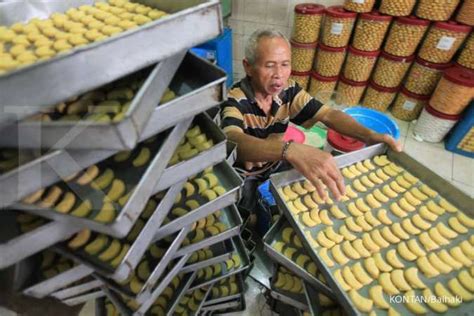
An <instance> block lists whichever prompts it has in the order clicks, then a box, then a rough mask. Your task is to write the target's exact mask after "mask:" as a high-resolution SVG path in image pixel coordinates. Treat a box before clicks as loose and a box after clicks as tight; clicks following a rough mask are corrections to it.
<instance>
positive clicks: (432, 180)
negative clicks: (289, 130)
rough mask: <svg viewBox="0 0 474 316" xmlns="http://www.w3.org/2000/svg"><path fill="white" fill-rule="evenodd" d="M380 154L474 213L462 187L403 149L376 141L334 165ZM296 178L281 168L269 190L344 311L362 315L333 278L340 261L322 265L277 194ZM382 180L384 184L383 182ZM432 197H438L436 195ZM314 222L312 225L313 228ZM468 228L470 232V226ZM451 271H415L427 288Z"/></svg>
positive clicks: (467, 309)
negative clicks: (426, 273) (436, 273)
mask: <svg viewBox="0 0 474 316" xmlns="http://www.w3.org/2000/svg"><path fill="white" fill-rule="evenodd" d="M380 154H386V155H387V156H388V158H389V159H390V161H392V162H394V163H396V164H398V165H399V166H401V167H403V168H404V169H405V170H406V171H408V172H410V173H411V174H413V175H414V176H415V177H417V178H418V179H419V180H420V181H421V182H422V183H425V184H427V185H429V186H430V187H431V188H432V189H434V190H436V191H437V192H438V193H439V194H440V195H441V196H442V197H443V198H445V199H446V200H447V201H448V202H450V203H451V204H453V205H455V206H456V207H458V209H459V210H460V211H462V212H465V213H466V214H468V215H470V216H471V217H472V216H473V215H474V214H473V213H474V212H473V209H472V205H474V200H473V199H472V198H469V197H468V196H466V194H464V193H463V192H462V191H460V190H459V189H457V188H455V187H454V186H453V185H452V184H450V183H449V182H448V181H446V180H444V179H443V178H441V177H440V176H438V175H437V174H435V173H433V172H432V171H431V170H430V169H428V168H427V167H425V166H423V165H422V164H420V163H419V162H417V161H416V160H414V159H413V158H411V157H410V156H408V155H407V154H406V153H403V152H401V153H397V152H393V151H391V150H388V151H387V148H386V146H384V145H382V144H379V145H374V146H371V147H367V148H365V149H363V150H360V151H357V152H354V153H349V154H345V155H342V156H338V157H336V158H335V159H336V164H337V165H338V167H339V168H342V167H345V166H349V165H351V164H353V163H356V162H358V161H362V160H365V159H368V158H372V157H374V156H376V155H380ZM299 180H303V177H302V176H301V175H300V174H298V172H296V171H287V172H282V173H280V174H276V175H274V176H272V177H271V190H272V193H273V194H274V196H275V198H276V201H277V205H278V206H279V207H280V208H281V209H282V210H283V212H284V213H285V215H286V217H287V218H288V219H289V221H290V223H291V225H292V226H293V228H294V229H295V231H296V232H297V233H298V234H299V236H300V238H301V240H302V242H303V243H304V245H305V248H306V249H308V250H309V249H311V251H310V252H309V254H310V256H311V257H312V258H313V260H315V263H316V264H317V266H318V268H319V269H320V271H321V272H322V274H323V276H324V277H325V279H326V280H327V282H328V284H329V285H330V287H331V289H333V291H334V293H335V294H336V297H337V299H338V301H339V302H340V303H341V305H342V307H343V308H344V310H345V311H346V313H347V314H348V315H362V313H360V312H359V311H358V310H357V308H356V307H355V306H354V304H353V302H352V301H351V300H350V298H349V296H348V294H347V293H346V292H345V291H344V290H343V289H342V287H341V285H340V284H339V283H338V282H337V281H336V280H335V278H334V276H333V272H334V271H335V270H336V269H338V268H340V265H338V264H337V263H336V262H335V266H334V267H333V268H329V267H327V266H326V264H325V263H324V261H323V260H322V259H321V257H320V255H319V253H318V252H317V251H315V250H314V249H312V248H311V246H310V244H309V242H308V240H307V239H306V238H305V235H304V233H303V231H302V229H301V226H300V224H299V223H298V222H297V221H296V219H295V218H294V216H293V215H292V213H291V212H290V210H289V209H288V207H287V206H286V203H285V202H284V200H283V198H282V197H281V196H280V194H279V192H278V188H280V187H282V186H285V185H287V184H290V183H293V182H295V181H299ZM384 184H386V182H385V183H384ZM378 186H379V185H377V186H375V187H374V189H375V188H377V187H378ZM360 196H361V195H360V194H359V197H360ZM435 199H439V197H437V198H435ZM389 203H390V202H389ZM389 217H390V218H391V219H392V221H394V220H397V221H398V218H397V217H395V216H394V215H392V214H389ZM448 217H449V213H448V212H446V214H444V215H442V216H439V218H438V219H437V222H446V220H447V218H448ZM333 222H334V223H335V224H334V227H336V228H339V226H340V224H341V222H342V221H341V220H337V219H333ZM318 226H320V225H318ZM318 226H316V227H315V228H314V229H316V230H317V229H318ZM470 231H471V232H472V230H470ZM463 239H464V236H462V235H459V236H458V237H457V238H456V239H452V240H451V243H450V244H452V243H453V242H454V241H455V242H456V243H457V242H459V241H462V240H463ZM440 248H446V246H444V247H440ZM389 249H393V247H392V246H391V247H390V248H387V249H384V250H383V252H386V251H388V250H389ZM355 261H357V260H355ZM355 261H352V262H353V263H355ZM403 261H404V263H405V266H406V267H411V266H416V264H415V263H408V262H406V261H405V260H403ZM455 275H456V273H455V272H454V271H453V272H451V273H450V274H444V275H440V276H438V277H435V278H430V279H428V278H426V277H425V276H424V275H423V274H422V273H419V276H420V278H421V279H422V281H423V282H424V283H425V284H426V285H427V286H428V287H430V288H431V289H432V288H433V285H434V284H435V283H436V282H439V281H441V282H444V283H446V282H447V281H448V280H450V279H452V278H453V277H455ZM358 292H359V294H361V295H363V296H365V297H369V296H368V286H364V287H363V288H362V289H360V290H358ZM416 293H418V291H416ZM426 308H427V311H428V315H431V314H433V315H434V313H433V312H432V311H431V310H430V309H429V307H426ZM374 310H376V311H379V310H378V309H377V308H376V307H374ZM396 310H397V311H398V312H399V313H401V314H407V313H410V312H409V311H408V309H407V308H406V306H405V305H404V304H397V306H396ZM471 310H472V303H469V304H462V305H461V306H459V307H457V308H456V313H467V314H468V313H469V312H470V311H471Z"/></svg>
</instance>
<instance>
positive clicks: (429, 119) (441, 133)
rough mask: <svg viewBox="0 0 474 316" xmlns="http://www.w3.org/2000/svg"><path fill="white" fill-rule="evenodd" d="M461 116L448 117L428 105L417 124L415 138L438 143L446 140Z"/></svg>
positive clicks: (414, 131)
mask: <svg viewBox="0 0 474 316" xmlns="http://www.w3.org/2000/svg"><path fill="white" fill-rule="evenodd" d="M460 118H461V115H448V114H444V113H441V112H438V111H436V110H435V109H433V108H432V107H431V106H430V105H429V104H427V105H426V106H425V107H424V108H423V111H421V115H420V117H419V118H418V121H417V122H416V125H415V128H414V130H413V133H414V135H415V138H417V139H419V140H424V141H427V142H432V143H438V142H440V141H442V140H443V139H444V137H445V136H446V135H447V134H448V133H449V131H450V130H451V129H452V128H453V126H454V125H456V123H457V122H458V121H459V119H460Z"/></svg>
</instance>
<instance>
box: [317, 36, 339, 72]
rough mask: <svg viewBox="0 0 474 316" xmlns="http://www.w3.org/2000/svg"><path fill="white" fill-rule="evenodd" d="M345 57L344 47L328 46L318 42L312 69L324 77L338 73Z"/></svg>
mask: <svg viewBox="0 0 474 316" xmlns="http://www.w3.org/2000/svg"><path fill="white" fill-rule="evenodd" d="M345 57H346V48H345V47H329V46H326V45H323V44H321V43H320V44H319V45H318V48H317V50H316V57H315V59H314V63H313V70H315V71H316V72H317V73H318V74H320V75H321V76H324V77H334V76H337V75H339V72H340V71H341V68H342V64H343V63H344V59H345Z"/></svg>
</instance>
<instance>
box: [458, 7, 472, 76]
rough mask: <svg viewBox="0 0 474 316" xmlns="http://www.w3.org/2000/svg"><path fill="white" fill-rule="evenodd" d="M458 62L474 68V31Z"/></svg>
mask: <svg viewBox="0 0 474 316" xmlns="http://www.w3.org/2000/svg"><path fill="white" fill-rule="evenodd" d="M473 2H474V1H473ZM457 63H458V64H459V65H461V66H463V67H466V68H469V69H471V70H474V33H471V35H470V36H469V39H468V40H467V41H466V45H464V48H463V49H462V51H461V54H459V57H458V60H457Z"/></svg>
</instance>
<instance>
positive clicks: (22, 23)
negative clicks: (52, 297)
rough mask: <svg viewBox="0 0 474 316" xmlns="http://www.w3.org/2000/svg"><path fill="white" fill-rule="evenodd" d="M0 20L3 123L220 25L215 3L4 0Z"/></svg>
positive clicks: (194, 41)
mask: <svg viewBox="0 0 474 316" xmlns="http://www.w3.org/2000/svg"><path fill="white" fill-rule="evenodd" d="M0 21H1V26H0V27H1V28H0V30H1V33H0V36H1V37H0V39H1V42H2V47H1V48H2V57H3V58H2V63H1V64H0V66H1V68H0V72H1V74H0V90H1V91H3V92H5V93H2V94H1V95H0V104H1V115H0V125H5V124H6V123H9V122H12V121H15V120H19V119H21V118H23V117H25V116H27V115H29V114H32V113H34V112H37V111H38V110H40V109H42V108H44V107H48V106H50V105H51V104H55V103H58V102H61V101H63V100H66V99H68V98H70V97H73V96H76V95H79V94H81V93H84V92H86V91H89V90H92V89H94V88H96V87H99V86H101V85H103V84H106V83H109V82H111V81H113V80H115V79H118V78H121V77H123V76H125V75H128V74H130V73H133V72H135V71H138V70H139V69H142V68H145V67H147V66H150V65H152V64H154V63H156V62H158V61H160V60H165V59H167V58H169V57H170V56H172V55H175V54H177V53H179V52H181V51H184V50H186V49H188V48H190V47H193V46H195V45H198V44H200V43H203V42H205V41H207V40H210V39H212V38H214V37H216V36H217V35H219V34H220V33H221V31H222V23H223V22H222V18H221V13H220V7H219V1H217V0H200V1H192V0H186V1H179V2H176V1H172V0H165V1H161V0H160V1H157V0H146V1H145V0H143V1H134V2H131V1H122V0H112V1H109V2H103V1H95V0H72V1H68V2H58V1H48V0H43V1H41V2H37V1H36V2H24V1H20V2H17V1H13V2H11V1H9V2H3V3H1V4H0ZM196 29H199V32H198V33H196V32H195V30H196ZM130 56H134V58H130ZM51 91H54V93H51ZM12 108H13V109H12Z"/></svg>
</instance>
